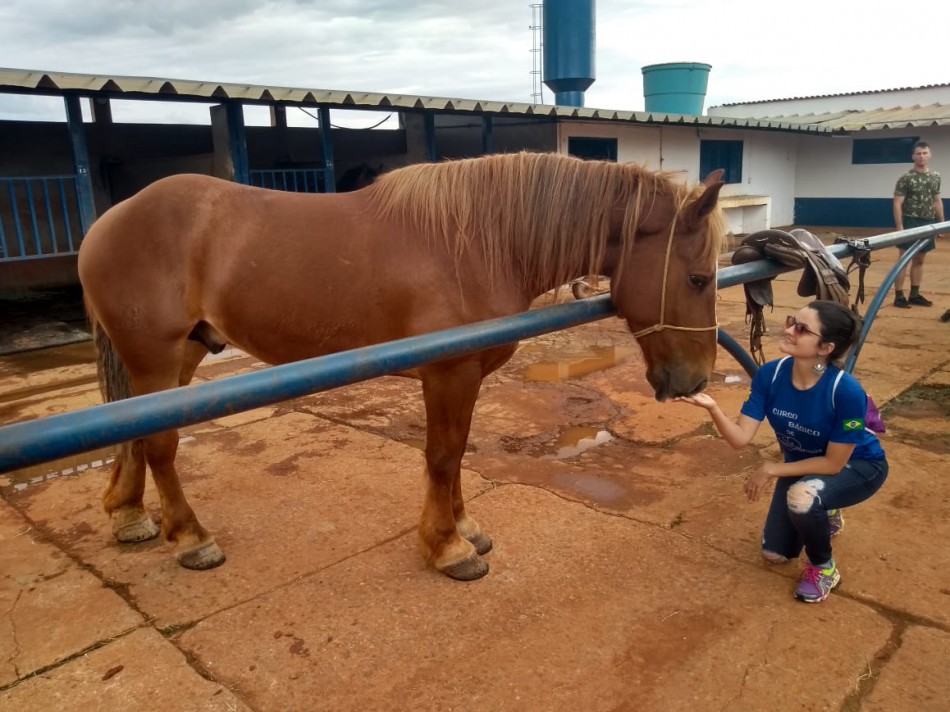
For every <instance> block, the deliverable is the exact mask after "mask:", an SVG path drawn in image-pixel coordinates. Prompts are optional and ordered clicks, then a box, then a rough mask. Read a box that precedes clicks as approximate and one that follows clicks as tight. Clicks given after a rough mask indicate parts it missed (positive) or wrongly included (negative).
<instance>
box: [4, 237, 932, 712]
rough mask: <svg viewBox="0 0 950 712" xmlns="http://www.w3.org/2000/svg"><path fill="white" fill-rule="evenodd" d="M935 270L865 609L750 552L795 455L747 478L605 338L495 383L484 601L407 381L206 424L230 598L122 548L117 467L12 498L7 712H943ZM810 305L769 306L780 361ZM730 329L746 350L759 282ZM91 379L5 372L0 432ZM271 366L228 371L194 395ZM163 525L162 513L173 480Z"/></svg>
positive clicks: (894, 417) (204, 509)
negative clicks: (429, 552)
mask: <svg viewBox="0 0 950 712" xmlns="http://www.w3.org/2000/svg"><path fill="white" fill-rule="evenodd" d="M887 252H888V251H885V254H882V255H881V257H880V263H879V264H876V265H874V266H873V267H872V269H871V272H870V273H869V282H870V284H871V294H870V296H873V293H874V292H873V288H874V286H875V285H876V284H877V283H878V282H879V281H880V279H881V277H882V276H883V274H884V269H885V268H886V267H887V266H889V262H890V260H891V259H893V258H894V257H896V254H895V255H890V254H887ZM890 252H895V253H896V251H890ZM927 265H928V273H927V276H926V278H925V292H926V293H928V294H929V295H930V296H931V298H932V299H934V301H935V302H936V305H935V306H934V307H933V308H931V309H922V308H915V309H911V310H907V311H903V310H896V309H893V308H892V307H885V308H884V309H883V310H882V312H881V314H880V316H879V320H878V321H877V322H876V325H875V327H874V329H873V331H872V334H871V339H870V342H869V343H868V344H867V345H866V346H865V348H864V350H863V352H862V355H861V359H860V360H859V362H858V367H857V369H856V375H857V376H858V377H859V378H860V379H861V380H862V382H864V384H865V385H866V387H867V388H868V390H869V391H870V392H871V393H872V395H873V396H874V397H875V400H876V401H877V402H878V404H879V405H880V406H881V407H882V412H883V414H884V418H885V420H886V422H887V425H888V430H889V432H888V435H887V436H885V441H884V442H885V447H886V449H887V451H888V454H889V457H890V460H891V463H892V471H891V476H890V478H889V480H888V482H887V484H886V485H885V487H884V488H883V489H882V490H881V492H880V493H878V495H876V496H875V497H874V498H872V499H871V500H869V501H868V502H866V503H864V504H862V505H860V506H858V507H856V508H854V509H853V510H846V512H845V520H846V525H845V530H844V532H843V533H842V534H841V535H840V537H838V538H836V539H835V552H836V556H837V558H838V561H839V564H840V567H841V570H842V575H843V580H844V583H843V584H842V586H841V587H840V588H839V589H838V590H837V591H836V592H835V593H834V594H833V595H832V597H831V598H830V599H829V600H828V601H827V602H825V603H823V604H821V605H819V606H807V605H804V604H801V603H798V602H796V601H795V600H794V599H793V598H792V595H791V592H792V589H793V587H794V583H795V578H796V575H797V573H798V568H797V565H796V564H789V565H785V566H779V567H772V566H768V565H766V564H764V563H763V562H762V561H761V560H760V557H759V555H758V538H759V530H760V527H761V523H762V519H763V517H764V513H765V506H766V505H765V503H764V502H759V503H755V504H749V503H747V502H746V501H745V500H744V498H743V497H742V491H741V487H742V482H743V480H744V478H745V476H746V475H747V474H748V473H749V472H751V471H752V470H754V469H755V468H756V467H757V466H758V464H759V463H760V462H761V461H762V460H763V459H764V458H765V459H767V458H774V457H775V456H776V454H777V449H776V447H775V445H774V444H773V441H772V439H771V437H770V433H769V432H767V430H768V429H767V428H763V429H762V432H760V433H759V435H758V436H757V437H756V439H755V442H754V446H753V447H751V448H748V449H746V450H744V451H742V452H738V453H736V452H733V451H732V450H730V449H729V448H728V447H727V446H726V445H725V444H724V443H723V442H722V441H721V440H720V439H719V438H718V437H715V436H714V434H713V430H712V427H711V425H710V424H709V423H708V419H707V418H706V417H705V415H704V413H703V412H702V411H699V410H698V409H694V408H691V407H689V406H685V405H682V404H658V403H656V402H655V401H654V400H653V398H652V396H651V392H650V389H649V387H648V386H647V384H646V383H645V380H644V378H643V365H642V359H641V357H640V353H639V350H638V349H637V348H636V347H635V346H634V345H633V343H632V341H631V338H630V336H629V334H628V333H627V332H626V331H625V330H624V328H623V325H622V324H621V323H620V322H619V321H618V320H615V319H610V320H605V321H602V322H597V323H594V324H589V325H585V326H581V327H577V328H575V329H571V330H569V331H566V332H559V333H557V334H550V335H546V336H542V337H539V338H536V339H532V340H530V341H527V342H525V343H523V344H522V346H521V348H520V349H519V351H518V353H517V354H516V355H515V357H514V358H513V359H512V361H511V362H510V363H509V364H508V365H507V366H506V367H504V368H503V369H502V370H501V371H499V372H498V373H496V374H494V375H493V376H492V377H490V378H489V379H488V380H487V381H486V383H485V385H484V387H483V390H482V395H481V397H480V399H479V401H478V405H477V408H476V413H475V420H474V425H473V431H472V436H471V439H470V444H469V449H468V452H467V454H466V457H465V459H464V462H463V466H464V468H465V470H464V473H463V485H464V487H465V493H466V497H467V499H468V508H469V511H470V512H471V513H472V515H473V516H475V517H476V518H477V519H478V520H479V521H480V522H481V524H482V526H483V527H484V528H485V529H486V530H487V531H488V532H489V533H490V534H491V535H492V537H493V538H494V542H495V548H494V550H493V551H492V552H491V553H490V554H488V557H487V559H488V561H489V563H490V565H491V571H490V573H489V575H488V576H487V577H485V578H484V579H481V580H479V581H476V582H473V583H469V584H462V583H458V582H453V581H450V580H448V579H446V578H444V577H442V576H441V575H438V574H436V573H434V572H433V571H431V570H429V569H427V568H426V567H425V565H424V564H423V562H422V560H421V557H420V556H419V554H418V551H417V547H416V535H415V530H414V527H415V525H416V521H417V517H418V513H419V509H420V507H421V496H422V477H423V475H422V453H421V447H422V443H423V441H424V437H425V435H424V413H423V408H422V402H421V397H420V394H419V387H418V385H417V384H416V383H415V382H412V381H407V380H404V379H398V378H394V377H387V378H380V379H376V380H374V381H370V382H366V383H361V384H357V385H354V386H350V387H347V388H343V389H337V390H334V391H329V392H327V393H320V394H315V395H311V396H307V397H305V398H300V399H297V400H295V401H291V402H287V403H284V404H280V405H279V406H271V407H267V408H261V409H257V410H254V411H249V412H247V413H242V414H238V415H235V416H231V417H228V418H222V419H219V420H216V421H212V422H209V423H202V424H199V425H195V426H191V427H189V428H187V429H185V431H184V437H183V439H182V444H181V446H180V455H179V462H180V470H181V473H182V479H183V484H184V487H185V490H186V492H187V494H188V496H189V498H190V501H191V503H192V505H193V506H194V508H195V509H196V511H197V512H198V515H199V517H200V518H201V520H202V522H203V523H204V524H205V526H207V527H209V528H210V529H212V530H213V531H214V532H215V534H216V536H217V538H218V541H219V543H220V544H221V545H222V547H223V548H224V550H225V552H226V553H227V555H228V561H227V563H225V564H224V565H223V566H222V567H220V568H218V569H215V570H213V571H209V572H203V573H198V572H193V571H186V570H184V569H181V568H180V567H178V566H177V565H176V564H175V562H174V559H173V557H172V555H171V552H170V549H169V547H168V546H167V545H165V544H164V543H162V542H160V541H153V542H149V543H145V544H139V545H119V544H116V543H115V541H114V540H113V539H112V537H111V533H110V528H109V522H108V521H107V519H106V517H105V515H104V514H103V512H102V510H101V506H100V503H99V496H100V495H101V492H102V489H103V488H104V484H105V478H106V477H107V469H108V462H109V459H110V457H111V452H110V450H109V449H106V450H103V451H100V452H96V453H88V454H84V455H81V456H76V457H72V458H68V459H66V460H64V461H60V462H56V463H48V464H46V465H41V466H38V467H34V468H30V469H29V470H28V471H26V470H25V471H20V472H15V473H12V474H10V475H6V476H0V493H2V498H3V501H2V503H0V542H2V546H0V609H2V611H3V612H4V613H3V616H2V617H0V709H11V710H48V709H55V708H69V709H77V710H86V709H89V710H96V709H102V710H112V709H126V708H133V707H135V708H142V709H175V710H205V709H221V710H235V709H249V710H377V709H378V710H394V709H399V710H420V709H426V710H430V709H431V710H450V709H468V710H576V709H585V710H587V709H589V710H680V709H682V710H721V709H724V710H825V709H828V710H849V711H850V710H862V711H871V710H874V711H886V710H945V709H947V705H946V700H947V699H950V680H948V676H947V675H946V670H947V667H948V663H950V573H948V572H950V547H947V546H946V542H947V541H948V539H950V461H948V460H950V458H948V457H947V455H948V453H950V417H948V416H950V355H948V354H950V324H947V323H941V322H940V321H939V318H938V317H939V315H940V313H942V311H943V309H945V308H948V307H950V249H943V246H941V249H938V250H937V251H936V252H934V253H932V254H931V255H930V256H929V257H928V263H927ZM796 284H797V277H793V276H784V277H780V278H779V279H778V280H777V283H776V290H775V291H776V300H777V307H776V310H775V313H774V314H773V315H769V317H768V321H769V324H770V326H772V327H773V333H774V334H776V335H777V334H778V325H779V323H780V322H781V320H782V319H784V315H785V314H786V313H788V312H789V311H792V310H795V309H798V308H800V306H802V305H803V303H804V301H805V300H803V299H802V298H800V297H797V296H796V295H795V286H796ZM565 298H570V297H569V296H565ZM869 298H870V297H869ZM542 301H543V300H542ZM720 303H721V307H720V320H721V322H722V323H723V325H724V326H725V328H727V329H728V330H729V331H730V333H732V334H733V335H734V336H735V337H736V338H737V339H738V340H740V342H743V341H744V336H743V335H744V325H743V312H744V309H743V305H742V293H741V288H733V289H729V290H723V291H722V292H721V302H720ZM63 323H64V324H66V325H67V326H71V325H70V324H69V322H67V321H63ZM72 326H74V327H75V328H80V327H79V326H75V322H73V325H72ZM766 349H767V353H768V355H769V356H772V357H774V356H777V355H778V351H777V347H776V342H774V341H770V342H769V343H768V344H767V345H766ZM91 359H92V350H91V346H90V345H89V344H88V342H86V343H83V342H79V343H66V344H62V345H59V346H56V347H54V348H48V349H42V350H34V351H31V352H28V353H17V354H7V355H4V356H0V424H8V423H13V422H20V421H24V420H29V419H33V418H38V417H43V416H45V415H51V414H54V413H58V412H64V411H68V410H76V409H78V408H82V407H86V406H88V405H93V404H95V403H98V402H99V395H98V390H97V386H96V383H95V375H94V368H93V366H92V364H91ZM263 367H264V366H263V364H260V363H258V362H256V361H255V360H254V359H253V358H251V357H249V356H246V355H244V354H241V353H238V352H234V351H225V352H224V353H222V354H220V355H219V356H218V357H217V358H215V359H212V360H209V361H206V362H205V364H203V365H202V367H201V369H200V371H199V378H201V379H210V378H219V377H222V376H226V375H231V374H235V373H242V372H246V371H249V370H254V369H259V368H263ZM747 388H748V378H747V377H746V376H745V375H744V374H743V373H742V371H741V369H740V368H739V367H738V365H737V364H736V363H735V362H734V361H732V359H731V357H729V356H728V355H727V354H726V353H725V352H722V353H721V354H720V359H719V361H718V363H717V372H716V374H715V376H714V379H713V383H712V384H711V385H710V387H709V390H710V392H711V393H712V394H713V395H714V396H715V397H716V398H717V399H718V400H719V401H720V403H721V404H722V405H723V407H724V409H725V410H726V411H727V412H730V413H737V412H738V408H739V406H740V404H741V402H742V400H743V399H744V397H745V395H746V392H747ZM146 502H147V505H148V506H149V508H150V510H151V511H152V513H153V515H154V516H155V517H156V518H158V516H159V507H158V502H157V498H156V495H155V492H154V489H153V488H152V487H151V484H149V489H148V490H147V492H146Z"/></svg>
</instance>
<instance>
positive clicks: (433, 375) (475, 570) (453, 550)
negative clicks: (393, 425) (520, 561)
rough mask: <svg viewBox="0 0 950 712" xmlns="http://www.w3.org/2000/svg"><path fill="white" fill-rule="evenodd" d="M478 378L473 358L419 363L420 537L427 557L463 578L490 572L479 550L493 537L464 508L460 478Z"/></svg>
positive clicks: (448, 573)
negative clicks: (422, 418)
mask: <svg viewBox="0 0 950 712" xmlns="http://www.w3.org/2000/svg"><path fill="white" fill-rule="evenodd" d="M481 383H482V369H481V366H480V364H479V363H478V362H477V361H474V360H467V361H461V362H458V361H457V362H455V363H453V364H435V365H433V366H428V367H426V368H424V369H422V392H423V396H424V398H425V404H426V475H427V487H426V496H425V504H424V505H423V508H422V520H421V522H420V524H419V538H420V541H421V544H422V550H423V553H424V554H425V557H426V560H427V561H429V562H430V563H432V564H433V565H434V566H435V568H436V569H438V570H439V571H441V572H442V573H444V574H445V575H446V576H449V577H450V578H454V579H459V580H462V581H470V580H473V579H477V578H481V577H482V576H484V575H485V574H487V573H488V563H487V562H486V561H484V560H483V559H482V558H481V557H480V556H479V554H483V553H486V552H487V551H488V550H489V549H491V540H490V539H489V538H488V537H487V536H485V535H484V534H482V532H481V529H480V528H479V526H478V524H477V523H476V522H475V520H474V519H472V518H470V517H469V516H468V515H467V514H466V513H465V504H464V499H463V497H462V486H461V481H460V479H461V467H462V455H463V454H464V453H465V444H466V442H468V433H469V428H470V427H471V424H472V411H473V409H474V408H475V400H476V398H478V389H479V388H480V386H481Z"/></svg>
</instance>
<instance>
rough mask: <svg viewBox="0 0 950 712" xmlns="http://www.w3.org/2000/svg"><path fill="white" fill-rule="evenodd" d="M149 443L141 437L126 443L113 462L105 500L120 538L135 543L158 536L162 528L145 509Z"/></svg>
mask: <svg viewBox="0 0 950 712" xmlns="http://www.w3.org/2000/svg"><path fill="white" fill-rule="evenodd" d="M144 493H145V445H144V443H143V442H142V441H141V440H135V441H133V442H128V443H122V445H120V446H119V452H118V453H116V457H115V462H114V463H113V464H112V474H111V475H110V477H109V486H108V487H106V491H105V494H104V495H103V497H102V504H103V506H104V508H105V510H106V513H107V514H109V516H110V518H111V519H112V534H113V535H114V536H115V538H116V539H117V540H118V541H121V542H123V543H134V542H139V541H147V540H148V539H154V538H155V537H157V536H158V535H159V532H160V529H159V528H158V526H157V525H156V524H155V522H153V521H152V518H151V517H150V516H149V515H148V512H146V511H145V506H144V504H143V503H142V496H143V494H144Z"/></svg>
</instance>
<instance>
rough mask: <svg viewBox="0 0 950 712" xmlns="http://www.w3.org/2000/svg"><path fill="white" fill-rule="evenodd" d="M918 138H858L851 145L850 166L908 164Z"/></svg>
mask: <svg viewBox="0 0 950 712" xmlns="http://www.w3.org/2000/svg"><path fill="white" fill-rule="evenodd" d="M918 140H920V139H919V137H918V136H901V137H899V138H860V139H855V140H854V142H853V143H852V144H851V164H852V165H855V166H857V165H866V164H869V163H910V162H911V156H913V155H914V144H915V143H917V141H918Z"/></svg>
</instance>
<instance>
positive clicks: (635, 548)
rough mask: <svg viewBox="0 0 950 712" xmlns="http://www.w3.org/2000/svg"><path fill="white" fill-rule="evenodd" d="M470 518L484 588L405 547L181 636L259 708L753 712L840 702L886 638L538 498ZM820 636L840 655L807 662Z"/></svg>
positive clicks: (687, 550) (778, 581)
mask: <svg viewBox="0 0 950 712" xmlns="http://www.w3.org/2000/svg"><path fill="white" fill-rule="evenodd" d="M471 509H472V511H473V513H474V515H475V516H476V517H480V518H481V520H482V522H483V524H484V525H485V526H486V527H487V529H488V531H490V532H491V533H492V535H493V536H494V537H495V542H496V547H495V549H494V550H493V551H492V552H491V553H490V554H489V555H488V559H489V560H490V562H491V566H492V571H491V573H490V574H489V576H487V577H486V578H484V579H482V580H480V581H477V582H474V583H471V584H461V585H460V584H458V583H457V582H452V581H449V580H447V579H445V578H444V577H441V576H438V575H436V574H434V573H432V572H430V571H427V570H425V569H423V568H422V566H421V562H420V561H419V560H418V557H417V555H416V552H415V546H414V541H413V540H412V537H410V536H405V537H401V538H399V539H397V540H394V541H392V542H389V543H387V544H384V545H381V546H380V547H377V548H375V549H373V550H371V551H367V552H364V553H363V554H361V555H360V556H356V557H353V558H351V559H348V560H346V561H343V562H340V563H339V564H337V565H335V566H332V567H330V568H327V569H325V570H323V571H321V572H320V573H319V574H314V575H312V576H308V577H306V578H304V579H302V580H300V581H297V582H295V583H294V584H292V585H290V586H288V587H286V588H284V589H282V590H281V591H280V592H274V593H272V594H268V595H264V596H261V597H259V598H257V599H256V600H254V601H249V602H247V603H245V604H242V605H240V606H237V607H235V608H232V609H230V610H227V611H222V612H221V613H220V614H217V615H213V616H210V617H209V618H207V619H205V620H203V621H201V622H200V623H198V624H197V625H195V626H194V627H192V628H190V629H189V630H187V631H184V632H182V633H181V634H180V635H179V636H178V637H177V641H178V643H179V644H180V645H181V646H182V648H183V649H185V650H187V651H189V652H190V654H192V655H194V656H195V657H197V658H198V659H200V660H202V661H203V664H205V665H206V666H207V667H208V669H209V670H212V671H213V672H214V674H215V676H216V677H218V679H221V680H226V681H227V682H228V684H229V685H233V686H234V689H235V690H238V691H240V693H241V695H242V697H243V698H244V699H246V700H247V701H248V703H249V704H250V705H252V706H253V707H254V708H255V709H259V710H287V709H307V708H308V705H311V704H313V702H312V701H314V700H319V705H320V707H321V708H323V709H333V710H383V709H391V710H416V709H439V710H453V709H467V710H523V709H538V710H541V709H543V710H569V709H585V710H615V709H663V710H694V709H697V708H699V709H749V710H752V709H771V708H773V707H772V705H773V703H774V700H775V694H776V690H801V689H816V690H822V691H823V694H822V696H821V698H820V700H815V702H814V703H813V704H812V703H809V704H808V705H803V706H801V707H799V709H837V708H839V707H840V705H841V703H842V702H843V700H844V698H845V697H846V696H847V694H848V692H849V690H847V689H842V688H841V686H840V685H839V684H837V681H839V680H840V679H842V678H844V679H856V678H857V677H858V676H859V675H861V673H862V672H863V671H864V669H865V664H866V659H867V658H869V657H873V656H874V655H875V654H876V653H877V651H878V650H879V649H881V648H882V647H883V646H884V645H885V644H886V642H887V641H888V639H889V637H890V635H891V631H892V628H893V626H892V624H891V623H890V622H889V621H888V620H886V619H885V618H884V617H882V616H881V615H879V614H878V613H877V612H875V611H874V610H872V609H870V608H868V607H867V606H863V605H860V604H858V603H855V602H853V601H849V600H848V599H846V598H838V599H835V600H833V601H832V603H831V604H830V605H828V606H826V607H823V608H822V609H821V610H815V609H813V608H812V607H808V606H803V605H801V604H796V603H795V602H794V601H793V600H792V597H791V596H790V589H789V584H788V582H787V581H786V580H784V579H783V578H782V577H778V576H774V575H772V574H771V573H769V572H768V571H765V570H762V569H759V568H757V567H753V566H742V565H736V564H735V562H733V561H731V560H730V559H729V558H728V557H726V556H723V555H721V554H718V553H716V552H710V551H708V550H706V549H705V547H702V546H697V545H696V543H695V542H692V541H690V540H689V539H687V538H685V537H682V536H680V535H678V534H676V533H675V532H670V531H664V530H661V529H659V528H656V527H652V526H648V525H642V524H639V523H636V522H632V521H630V520H628V519H625V518H623V517H616V516H603V515H602V514H601V513H600V512H598V511H596V510H593V509H591V508H589V507H586V506H584V505H582V504H579V503H574V502H567V501H565V500H564V499H562V498H560V497H557V496H556V495H554V494H552V493H549V492H546V491H544V490H542V489H539V488H537V487H527V486H521V485H505V486H502V487H498V488H496V489H493V490H492V491H490V492H488V493H486V494H484V495H482V496H480V497H478V498H477V499H476V500H475V501H474V502H473V503H472V505H471ZM819 627H820V628H821V630H822V631H823V635H822V636H816V635H815V630H816V628H819ZM824 636H829V637H830V638H832V639H843V638H845V637H846V638H847V639H848V641H849V643H848V646H847V647H846V648H845V649H839V650H838V653H839V654H838V655H836V656H834V657H833V658H829V657H828V656H824V655H817V654H816V653H817V652H818V651H820V650H822V649H823V648H824V647H825V646H826V640H827V638H825V637H824ZM790 661H794V662H790Z"/></svg>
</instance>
